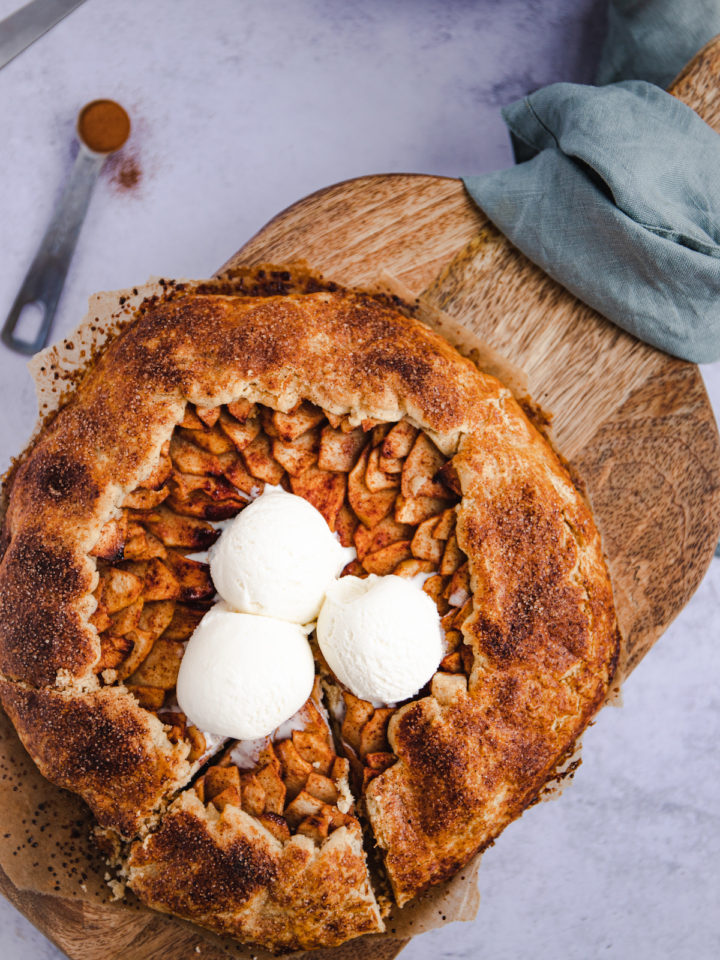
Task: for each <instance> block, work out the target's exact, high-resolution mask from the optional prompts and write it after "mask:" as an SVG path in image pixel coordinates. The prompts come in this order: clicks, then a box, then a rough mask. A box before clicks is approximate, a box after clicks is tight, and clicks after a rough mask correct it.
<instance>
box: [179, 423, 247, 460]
mask: <svg viewBox="0 0 720 960" xmlns="http://www.w3.org/2000/svg"><path fill="white" fill-rule="evenodd" d="M181 435H182V436H183V437H185V438H186V439H187V440H189V441H190V442H191V443H194V444H195V446H196V447H200V449H201V450H206V451H207V452H208V453H211V454H213V455H214V456H218V455H219V454H221V453H229V452H230V451H231V450H233V449H235V444H234V443H233V441H232V439H231V438H230V437H229V436H228V435H227V433H226V432H225V431H224V430H222V429H221V428H220V425H219V424H216V425H215V426H214V427H213V428H212V430H208V429H207V428H205V429H203V430H185V429H182V434H181Z"/></svg>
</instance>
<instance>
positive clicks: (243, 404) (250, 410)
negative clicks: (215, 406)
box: [227, 397, 256, 423]
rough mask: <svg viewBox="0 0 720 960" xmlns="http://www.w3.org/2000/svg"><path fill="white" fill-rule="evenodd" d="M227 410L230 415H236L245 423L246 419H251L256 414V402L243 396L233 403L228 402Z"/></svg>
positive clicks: (236, 417) (237, 418) (235, 416)
mask: <svg viewBox="0 0 720 960" xmlns="http://www.w3.org/2000/svg"><path fill="white" fill-rule="evenodd" d="M227 411H228V413H229V414H230V416H232V417H234V418H235V419H236V420H238V421H239V422H240V423H245V421H246V420H249V419H250V418H251V417H252V416H254V415H255V413H256V408H255V404H254V403H251V402H250V401H249V400H246V399H245V397H241V398H240V399H239V400H233V402H232V403H228V405H227Z"/></svg>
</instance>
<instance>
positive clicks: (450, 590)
mask: <svg viewBox="0 0 720 960" xmlns="http://www.w3.org/2000/svg"><path fill="white" fill-rule="evenodd" d="M470 594H471V590H470V569H469V567H468V563H467V561H465V563H463V564H462V566H460V567H458V568H457V570H456V571H455V573H454V574H453V575H452V577H451V578H450V583H448V585H447V587H445V590H444V592H443V596H444V597H445V599H446V600H447V601H448V603H449V604H450V606H451V607H462V606H463V604H464V603H465V602H466V601H467V599H468V597H469V596H470Z"/></svg>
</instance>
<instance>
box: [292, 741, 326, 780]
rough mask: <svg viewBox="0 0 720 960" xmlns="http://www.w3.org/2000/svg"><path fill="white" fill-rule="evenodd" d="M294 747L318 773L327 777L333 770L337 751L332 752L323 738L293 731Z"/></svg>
mask: <svg viewBox="0 0 720 960" xmlns="http://www.w3.org/2000/svg"><path fill="white" fill-rule="evenodd" d="M292 742H293V746H294V747H295V749H296V750H297V752H298V753H299V754H300V756H301V757H302V758H303V760H307V762H308V763H309V764H310V765H311V766H312V767H313V768H314V769H315V770H316V771H317V773H322V774H324V776H327V775H328V774H329V773H330V770H331V769H332V764H333V760H334V759H335V751H334V750H332V749H331V748H330V747H329V746H328V745H327V743H326V742H325V740H324V738H323V737H320V736H318V735H317V734H316V733H310V732H309V731H307V730H293V733H292Z"/></svg>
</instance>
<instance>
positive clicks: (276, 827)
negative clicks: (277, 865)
mask: <svg viewBox="0 0 720 960" xmlns="http://www.w3.org/2000/svg"><path fill="white" fill-rule="evenodd" d="M257 819H258V820H259V821H260V823H261V824H262V825H263V826H264V827H265V829H266V830H267V831H268V832H269V833H271V834H272V835H273V836H274V837H275V839H276V840H279V841H280V843H286V842H287V841H288V840H289V839H290V827H288V825H287V820H286V819H285V817H281V816H280V815H279V814H277V813H260V814H258V818H257Z"/></svg>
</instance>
